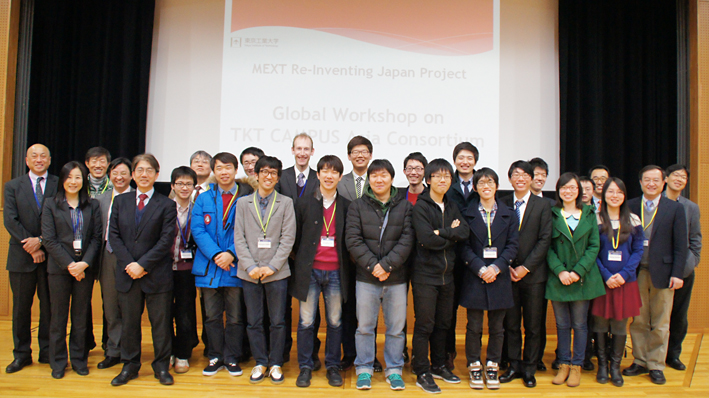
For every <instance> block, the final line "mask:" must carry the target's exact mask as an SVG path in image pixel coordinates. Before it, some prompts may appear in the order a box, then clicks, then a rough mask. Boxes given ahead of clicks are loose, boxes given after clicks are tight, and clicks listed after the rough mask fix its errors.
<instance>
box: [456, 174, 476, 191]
mask: <svg viewBox="0 0 709 398" xmlns="http://www.w3.org/2000/svg"><path fill="white" fill-rule="evenodd" d="M458 178H459V179H460V190H461V191H463V192H465V184H463V182H468V181H470V184H469V185H468V192H470V193H472V192H473V176H470V179H469V180H467V181H466V180H463V179H462V178H460V175H459V176H458Z"/></svg>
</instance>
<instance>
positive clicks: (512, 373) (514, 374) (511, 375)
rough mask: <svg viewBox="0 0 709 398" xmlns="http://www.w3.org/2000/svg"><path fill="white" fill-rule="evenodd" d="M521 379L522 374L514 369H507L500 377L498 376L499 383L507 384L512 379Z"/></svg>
mask: <svg viewBox="0 0 709 398" xmlns="http://www.w3.org/2000/svg"><path fill="white" fill-rule="evenodd" d="M521 377H522V373H521V372H518V371H516V370H515V369H514V368H509V369H507V372H505V373H504V374H503V375H502V376H500V383H509V382H511V381H512V380H514V379H519V378H521Z"/></svg>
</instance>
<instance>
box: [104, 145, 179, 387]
mask: <svg viewBox="0 0 709 398" xmlns="http://www.w3.org/2000/svg"><path fill="white" fill-rule="evenodd" d="M159 173H160V164H159V163H158V161H157V159H155V157H154V156H153V155H151V154H142V155H138V156H136V157H135V158H133V179H134V180H135V182H136V185H137V186H138V190H137V191H136V192H135V193H127V194H123V195H121V196H119V197H117V198H115V199H114V200H113V207H112V208H111V221H110V228H111V229H110V231H109V238H108V239H109V240H108V242H109V244H110V245H111V247H112V248H113V253H115V255H116V258H117V264H116V290H118V303H119V305H120V307H121V316H122V318H123V329H122V330H121V361H122V362H123V370H122V371H121V373H120V374H119V375H118V376H116V377H115V378H114V379H113V380H112V381H111V385H114V386H120V385H123V384H126V383H128V381H130V380H132V379H135V378H136V377H138V370H140V344H141V329H140V328H141V324H140V321H141V315H142V314H143V307H144V306H147V308H148V317H149V318H150V326H151V327H152V335H153V348H154V350H155V359H154V360H153V371H154V372H155V378H156V379H158V380H159V381H160V384H165V385H170V384H173V379H172V376H171V375H170V373H169V371H168V370H169V368H170V354H171V351H172V316H171V314H172V313H171V311H172V286H173V277H172V253H171V252H170V249H171V247H172V244H173V242H174V240H175V232H176V231H175V223H176V220H177V209H176V207H175V202H173V201H172V200H170V199H168V198H167V197H166V196H164V195H161V194H159V193H157V192H155V188H154V187H153V185H154V184H155V181H156V180H157V178H158V175H159Z"/></svg>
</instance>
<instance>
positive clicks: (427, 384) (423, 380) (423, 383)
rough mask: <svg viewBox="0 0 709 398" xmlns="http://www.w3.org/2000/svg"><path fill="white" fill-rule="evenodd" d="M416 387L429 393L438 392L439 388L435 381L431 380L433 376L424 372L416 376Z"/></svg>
mask: <svg viewBox="0 0 709 398" xmlns="http://www.w3.org/2000/svg"><path fill="white" fill-rule="evenodd" d="M416 387H419V388H420V389H422V390H424V391H425V392H427V393H431V394H440V393H441V388H440V387H438V385H437V384H436V382H435V381H434V380H433V376H432V375H431V374H430V373H428V372H426V373H422V374H421V375H419V376H417V377H416Z"/></svg>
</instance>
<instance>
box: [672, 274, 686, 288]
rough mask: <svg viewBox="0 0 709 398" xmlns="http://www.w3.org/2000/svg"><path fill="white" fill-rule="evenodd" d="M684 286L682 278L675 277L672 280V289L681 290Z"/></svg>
mask: <svg viewBox="0 0 709 398" xmlns="http://www.w3.org/2000/svg"><path fill="white" fill-rule="evenodd" d="M682 286H684V280H682V279H680V278H675V277H674V276H673V277H672V278H670V289H672V290H677V289H681V288H682Z"/></svg>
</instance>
